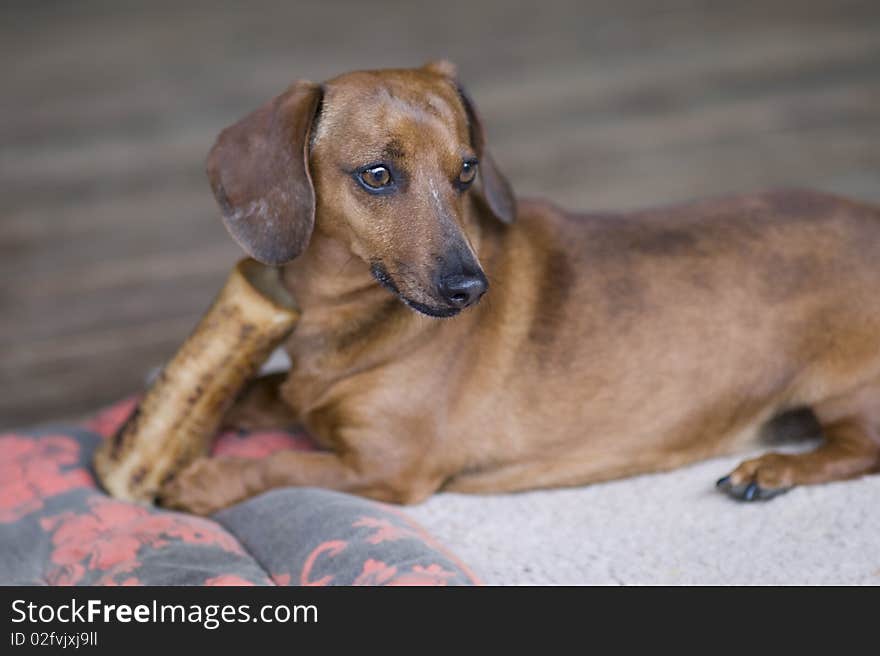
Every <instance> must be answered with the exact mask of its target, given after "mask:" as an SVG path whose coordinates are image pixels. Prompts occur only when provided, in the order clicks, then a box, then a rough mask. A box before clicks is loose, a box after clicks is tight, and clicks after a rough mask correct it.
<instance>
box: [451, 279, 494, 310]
mask: <svg viewBox="0 0 880 656" xmlns="http://www.w3.org/2000/svg"><path fill="white" fill-rule="evenodd" d="M488 288H489V281H487V280H486V276H484V275H482V274H479V275H475V276H446V277H445V278H444V279H443V280H442V281H441V283H440V293H441V294H442V295H443V298H444V299H446V301H447V302H448V303H449V304H450V305H452V306H453V307H457V308H466V307H467V306H469V305H473V304H474V303H476V302H477V301H479V300H480V297H481V296H482V295H483V294H485V293H486V290H487V289H488Z"/></svg>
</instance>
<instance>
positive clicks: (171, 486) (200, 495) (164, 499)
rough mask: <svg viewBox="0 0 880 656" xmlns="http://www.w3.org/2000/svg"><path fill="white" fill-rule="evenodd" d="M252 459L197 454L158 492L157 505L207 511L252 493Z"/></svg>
mask: <svg viewBox="0 0 880 656" xmlns="http://www.w3.org/2000/svg"><path fill="white" fill-rule="evenodd" d="M253 465H254V461H252V460H245V459H242V458H199V459H198V460H195V461H193V462H192V463H191V464H190V465H188V466H187V467H186V468H185V469H183V470H181V471H180V472H179V473H178V474H177V475H176V476H175V477H174V478H173V479H171V480H170V481H168V483H166V484H165V485H164V486H163V487H162V489H161V490H160V492H159V505H161V506H163V507H165V508H168V509H171V510H183V511H185V512H189V513H193V514H195V515H210V514H211V513H214V512H217V511H218V510H222V509H223V508H226V507H227V506H231V505H232V504H234V503H238V502H239V501H243V500H244V499H247V498H248V497H249V496H252V495H253V493H252V492H251V491H250V490H249V489H248V485H247V482H248V474H249V473H250V472H249V469H251V468H252V467H253Z"/></svg>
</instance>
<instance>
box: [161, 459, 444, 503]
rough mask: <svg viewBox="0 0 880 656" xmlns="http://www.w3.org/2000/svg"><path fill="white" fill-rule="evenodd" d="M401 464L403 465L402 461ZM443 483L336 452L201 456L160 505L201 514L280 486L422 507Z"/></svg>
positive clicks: (174, 482)
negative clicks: (226, 456)
mask: <svg viewBox="0 0 880 656" xmlns="http://www.w3.org/2000/svg"><path fill="white" fill-rule="evenodd" d="M398 462H399V461H398ZM442 482H443V479H442V477H439V476H424V475H419V474H416V473H414V472H413V470H412V469H409V468H407V469H404V468H400V467H396V468H395V470H394V471H391V470H389V469H388V467H387V461H386V464H384V465H380V464H379V462H378V461H375V460H373V461H360V460H356V459H352V458H349V459H343V458H342V457H340V456H339V455H337V454H335V453H331V452H326V451H321V452H303V451H282V452H279V453H276V454H273V455H271V456H269V457H268V458H263V459H246V458H200V459H198V460H196V461H195V462H193V463H192V464H191V465H189V466H188V467H187V468H186V469H184V470H183V471H181V472H180V473H179V474H177V476H176V477H175V478H174V479H173V480H171V481H170V482H169V483H167V484H166V485H165V487H164V488H163V489H162V492H161V494H160V497H159V499H160V504H161V505H162V506H164V507H166V508H171V509H176V510H184V511H187V512H191V513H195V514H197V515H209V514H211V513H213V512H216V511H218V510H221V509H222V508H226V507H227V506H231V505H232V504H235V503H238V502H240V501H244V500H245V499H248V498H250V497H252V496H256V495H257V494H260V493H262V492H266V491H267V490H270V489H273V488H276V487H286V486H298V487H322V488H327V489H331V490H339V491H342V492H349V493H352V494H359V495H361V496H365V497H369V498H372V499H376V500H379V501H387V502H392V503H417V502H419V501H422V500H424V499H425V498H427V497H428V496H430V495H431V494H432V493H433V492H435V491H436V490H437V489H439V487H440V485H441V484H442Z"/></svg>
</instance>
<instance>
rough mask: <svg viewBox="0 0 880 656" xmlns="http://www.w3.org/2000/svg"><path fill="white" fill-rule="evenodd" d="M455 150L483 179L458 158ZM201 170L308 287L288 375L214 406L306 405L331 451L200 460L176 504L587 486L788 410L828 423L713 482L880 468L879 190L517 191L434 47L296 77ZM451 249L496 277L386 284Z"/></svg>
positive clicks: (266, 411) (723, 447)
mask: <svg viewBox="0 0 880 656" xmlns="http://www.w3.org/2000/svg"><path fill="white" fill-rule="evenodd" d="M471 155H476V156H478V157H479V158H480V174H481V179H482V185H481V186H482V193H479V192H477V191H464V192H459V191H457V190H456V189H455V188H454V186H453V184H452V183H451V182H450V181H452V180H454V179H455V178H456V176H457V175H458V172H459V169H460V167H461V162H462V159H463V158H466V157H468V156H471ZM374 160H382V161H386V160H393V161H394V162H395V163H396V165H397V166H398V167H399V168H400V169H401V170H403V171H405V172H406V176H405V177H406V185H405V188H402V189H400V190H399V191H398V193H396V194H394V195H390V196H383V197H380V196H372V195H370V194H368V193H366V192H365V191H364V190H363V189H361V188H360V187H359V186H358V185H357V184H356V183H355V182H354V180H353V178H352V176H351V170H352V169H353V168H354V167H359V166H363V165H367V164H370V163H371V162H372V161H374ZM209 174H210V176H211V179H212V185H213V187H214V190H215V193H216V194H217V196H218V200H219V201H220V203H221V206H222V207H223V209H224V215H225V218H226V221H227V224H228V225H229V227H230V231H231V232H232V233H233V235H234V236H235V237H236V238H237V239H238V240H239V242H240V243H241V244H242V245H243V247H244V248H245V249H246V250H248V251H249V252H250V253H251V254H252V255H253V256H254V257H256V258H257V259H261V260H263V261H265V262H269V263H279V264H280V263H286V262H288V261H289V260H292V261H289V263H286V264H285V266H284V270H283V274H284V280H285V282H286V285H287V287H288V288H289V290H290V291H291V292H292V293H293V295H294V296H295V298H296V299H297V300H298V302H299V304H300V306H301V309H302V311H303V314H302V319H301V323H300V325H299V326H298V327H297V329H296V330H295V331H294V334H293V336H292V337H291V338H290V340H289V343H288V345H287V348H288V352H289V353H290V356H291V359H292V363H293V365H292V369H291V371H290V373H289V376H286V377H284V376H274V377H270V378H267V379H263V380H261V381H259V382H257V383H256V384H255V385H254V386H253V388H252V389H251V391H250V392H249V393H248V394H247V395H245V396H244V397H243V398H242V399H241V400H240V402H239V404H238V405H237V407H236V408H235V409H234V410H233V415H232V416H231V417H230V420H231V421H233V422H236V423H239V424H246V425H250V426H280V425H284V424H290V423H292V422H301V423H302V424H304V425H305V426H306V427H307V428H308V429H309V431H310V432H311V434H312V435H314V436H315V438H316V439H317V440H319V441H320V443H321V444H322V445H323V446H324V447H325V448H326V449H327V450H326V451H323V452H309V453H301V452H287V453H280V454H277V455H274V456H272V457H270V458H268V459H266V460H261V461H246V460H234V459H203V460H200V461H197V462H196V463H195V464H194V465H192V466H190V467H189V468H188V469H187V470H185V471H184V472H183V473H182V474H181V475H180V476H178V477H177V478H176V479H175V480H174V481H172V482H171V483H170V484H169V485H168V486H167V487H166V488H165V491H164V502H165V503H166V504H168V505H170V506H173V507H179V508H184V509H188V510H190V511H193V512H197V513H209V512H212V511H214V510H216V509H219V508H222V507H224V506H227V505H229V504H231V503H234V502H237V501H240V500H242V499H244V498H247V497H249V496H251V495H254V494H257V493H259V492H262V491H265V490H267V489H270V488H273V487H277V486H286V485H298V486H321V487H327V488H333V489H337V490H344V491H347V492H352V493H356V494H361V495H365V496H368V497H372V498H376V499H382V500H387V501H394V502H400V503H414V502H418V501H420V500H423V499H425V498H426V497H428V496H429V495H431V494H432V493H434V492H436V491H438V490H441V489H443V490H454V491H458V492H475V493H482V492H508V491H515V490H526V489H530V488H539V487H554V486H571V485H583V484H587V483H592V482H595V481H603V480H607V479H611V478H617V477H621V476H628V475H632V474H638V473H641V472H652V471H659V470H665V469H670V468H673V467H678V466H680V465H684V464H686V463H690V462H694V461H696V460H699V459H703V458H708V457H711V456H717V455H721V454H727V453H731V452H734V451H736V450H738V449H742V448H744V447H747V446H749V445H753V444H754V440H755V437H756V436H757V434H758V433H759V432H760V430H761V428H762V427H763V426H765V425H766V424H767V423H768V421H770V420H771V419H773V418H774V417H779V416H780V415H784V414H785V413H787V412H789V411H794V410H798V409H804V408H806V409H809V410H811V411H812V415H813V416H814V418H815V419H817V420H818V423H819V424H820V425H821V427H822V431H823V434H824V443H823V444H822V446H820V447H819V448H818V449H817V450H815V451H813V452H810V453H807V454H801V455H779V454H768V455H765V456H763V457H761V458H758V459H756V460H752V461H748V462H744V463H743V464H742V465H740V467H738V468H737V469H736V470H735V471H734V472H733V473H732V474H731V475H730V477H729V478H728V479H727V480H725V481H724V483H723V484H722V485H723V487H725V488H726V489H727V490H728V491H729V492H731V493H733V494H735V495H738V496H741V497H742V496H744V497H745V498H747V499H752V498H764V497H768V496H771V495H772V494H774V493H776V492H778V491H780V490H783V489H786V488H788V487H791V486H793V485H799V484H811V483H821V482H825V481H831V480H837V479H843V478H849V477H855V476H859V475H862V474H866V473H868V472H873V471H876V470H877V469H878V467H880V211H878V209H876V208H872V207H868V206H865V205H861V204H857V203H853V202H849V201H847V200H843V199H840V198H836V197H833V196H829V195H825V194H819V193H812V192H802V191H782V192H775V193H765V194H760V195H752V196H740V197H734V198H726V199H720V200H711V201H705V202H697V203H692V204H688V205H683V206H677V207H669V208H663V209H653V210H647V211H638V212H628V213H614V214H612V213H604V214H577V215H575V214H570V213H567V212H565V211H563V210H560V209H558V208H557V207H554V206H553V205H551V204H549V203H545V202H535V201H530V202H521V203H520V204H519V207H518V209H514V204H513V199H512V196H511V195H510V192H509V189H508V188H507V186H506V183H505V182H504V180H503V177H502V176H501V175H500V173H499V172H498V170H497V168H496V167H495V165H494V162H493V161H492V159H491V156H490V155H489V153H488V151H487V149H486V146H485V137H484V133H483V130H482V126H481V125H480V123H479V118H478V116H477V115H476V112H475V111H474V109H473V107H472V106H471V105H470V103H469V101H467V99H466V96H464V95H463V94H462V93H460V90H459V89H458V88H457V84H456V82H455V74H454V70H453V69H452V66H451V65H449V64H447V63H443V62H441V63H434V64H429V65H427V66H426V67H424V68H421V69H413V70H391V71H378V72H358V73H350V74H347V75H343V76H341V77H339V78H336V79H334V80H331V81H329V82H327V83H326V84H324V85H322V86H321V87H319V86H318V85H313V84H309V83H297V84H296V85H294V86H293V87H291V88H290V89H289V90H288V91H287V92H285V94H283V95H282V96H279V98H277V99H275V100H274V101H272V102H271V103H270V104H268V105H266V106H265V107H263V108H262V109H260V110H258V111H257V112H255V113H254V114H252V115H251V116H249V117H247V118H245V119H243V120H242V121H241V122H239V123H238V124H236V125H235V126H233V127H232V128H230V129H229V130H227V131H226V132H224V134H223V135H221V137H220V138H219V140H218V144H217V146H215V149H214V151H213V152H212V155H211V157H210V159H209ZM313 190H314V191H313ZM514 214H515V221H513V219H514ZM315 217H317V219H315ZM508 221H512V222H511V223H510V224H508V223H507V222H508ZM450 254H452V255H450ZM453 256H454V257H457V258H459V260H460V261H461V262H465V264H463V265H462V266H465V267H466V265H467V262H466V260H467V259H468V257H473V260H474V262H476V261H478V262H479V265H478V266H479V267H481V269H482V270H483V271H484V272H485V274H486V276H487V277H488V280H489V282H490V285H491V289H490V290H489V292H488V294H487V295H486V297H485V298H484V299H483V301H482V302H481V303H479V304H478V305H475V306H473V307H470V308H467V309H465V310H464V311H463V312H461V313H460V314H458V315H457V316H455V317H454V318H449V319H437V318H432V317H428V316H424V315H423V314H420V313H417V312H414V311H413V310H412V309H410V308H408V307H406V305H405V304H404V303H402V302H401V300H400V299H401V297H402V298H404V299H405V300H406V301H407V302H408V303H409V304H410V305H415V306H423V307H427V308H429V309H430V308H431V307H434V308H436V307H438V304H439V303H440V301H438V298H437V293H436V289H435V287H436V285H435V281H436V277H437V271H438V269H442V268H443V267H444V266H448V265H449V259H450V257H453ZM293 258H296V259H293ZM377 264H378V265H380V266H379V269H377V268H376V267H375V266H374V265H377ZM371 266H372V267H373V268H372V271H373V273H374V274H376V272H377V271H378V272H379V273H378V274H377V275H379V278H380V279H383V281H384V283H385V284H386V286H391V287H393V288H394V289H395V290H396V292H397V295H395V294H392V293H390V292H389V291H388V289H384V288H383V287H382V286H380V285H379V284H377V282H376V278H375V276H374V275H371ZM383 273H384V277H383V275H382V274H383ZM441 309H442V308H441ZM801 414H804V413H801Z"/></svg>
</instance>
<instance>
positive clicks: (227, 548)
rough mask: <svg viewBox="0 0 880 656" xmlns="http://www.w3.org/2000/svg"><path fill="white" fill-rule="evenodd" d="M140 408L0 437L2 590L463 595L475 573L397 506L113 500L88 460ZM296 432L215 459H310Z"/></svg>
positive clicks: (309, 499) (303, 494)
mask: <svg viewBox="0 0 880 656" xmlns="http://www.w3.org/2000/svg"><path fill="white" fill-rule="evenodd" d="M135 404H136V399H128V400H126V401H123V402H121V403H119V404H117V405H115V406H113V407H112V408H109V409H108V410H105V411H103V412H101V413H100V414H98V415H97V416H96V417H94V418H93V419H92V420H91V421H89V422H87V423H86V424H85V426H84V427H77V428H65V429H50V430H38V431H29V432H17V433H7V434H0V584H5V585H22V584H23V585H45V584H48V585H139V584H150V585H271V584H278V585H449V584H453V585H467V584H473V583H475V582H477V581H476V579H475V577H474V576H473V574H471V573H470V572H469V571H468V570H467V568H466V567H465V566H464V565H462V564H461V563H460V562H458V560H457V559H456V558H455V557H454V556H452V555H451V554H449V553H448V552H447V551H446V550H445V549H443V547H442V546H441V545H439V544H438V543H437V542H436V540H434V539H433V538H432V537H431V536H430V535H428V534H427V533H426V532H425V531H424V530H423V529H421V528H420V527H419V526H418V525H417V524H415V523H414V522H413V521H412V520H410V519H409V518H408V517H407V516H406V515H404V514H403V513H402V512H400V511H399V510H398V509H397V508H394V507H391V506H387V505H385V504H380V503H374V502H371V501H367V500H364V499H361V498H357V497H353V496H350V495H345V494H340V493H337V492H331V491H328V490H316V489H308V488H286V489H281V490H275V491H272V492H269V493H267V494H264V495H261V496H259V497H256V498H254V499H251V500H248V501H246V502H244V503H242V504H239V505H237V506H234V507H232V508H228V509H226V510H224V511H222V512H220V513H217V515H216V516H215V517H214V518H212V519H204V518H200V517H194V516H191V515H185V514H181V513H175V512H169V511H165V510H160V509H157V508H153V507H145V506H138V505H135V504H130V503H126V502H123V501H118V500H116V499H111V498H110V497H108V496H107V495H106V494H104V493H103V492H102V491H101V490H100V489H98V487H97V485H96V483H95V480H94V478H93V476H92V474H91V470H90V465H89V463H90V461H91V454H92V452H93V451H94V449H95V447H96V446H97V445H98V444H99V443H100V441H101V439H103V438H104V437H107V436H109V435H111V434H112V433H114V432H115V430H116V429H117V427H118V426H119V425H121V423H122V422H123V421H124V420H125V418H126V417H127V416H128V415H129V414H130V412H131V411H132V409H133V408H134V406H135ZM312 448H314V447H313V445H312V442H311V441H310V440H309V438H308V436H307V435H305V434H304V433H301V432H282V431H271V432H257V433H244V432H239V433H236V432H227V433H224V434H222V435H220V436H219V437H218V438H217V440H216V442H215V444H214V447H213V453H214V454H215V455H217V454H222V455H234V456H240V457H255V458H259V457H265V456H266V455H268V454H270V453H273V452H275V451H278V450H281V449H312Z"/></svg>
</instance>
